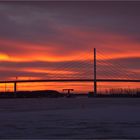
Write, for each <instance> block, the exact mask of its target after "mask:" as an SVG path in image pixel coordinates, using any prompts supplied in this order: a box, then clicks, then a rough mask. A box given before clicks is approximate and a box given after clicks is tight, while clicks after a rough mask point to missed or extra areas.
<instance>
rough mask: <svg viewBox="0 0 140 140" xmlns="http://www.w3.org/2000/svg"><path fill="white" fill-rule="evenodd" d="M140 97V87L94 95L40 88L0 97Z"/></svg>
mask: <svg viewBox="0 0 140 140" xmlns="http://www.w3.org/2000/svg"><path fill="white" fill-rule="evenodd" d="M77 96H88V97H140V89H128V88H126V89H123V88H118V89H109V90H105V91H102V92H98V93H97V95H96V96H94V92H89V93H85V94H76V93H75V94H74V93H72V94H67V93H65V94H64V93H60V92H58V91H56V90H38V91H19V92H16V93H14V92H0V98H45V97H47V98H58V97H77Z"/></svg>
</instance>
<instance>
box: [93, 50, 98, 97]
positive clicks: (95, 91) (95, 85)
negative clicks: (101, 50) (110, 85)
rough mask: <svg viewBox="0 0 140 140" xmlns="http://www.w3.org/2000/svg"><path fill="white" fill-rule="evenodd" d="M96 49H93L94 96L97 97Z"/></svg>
mask: <svg viewBox="0 0 140 140" xmlns="http://www.w3.org/2000/svg"><path fill="white" fill-rule="evenodd" d="M96 68H97V67H96V48H94V96H96V95H97V79H96V78H97V76H96V75H97V72H96Z"/></svg>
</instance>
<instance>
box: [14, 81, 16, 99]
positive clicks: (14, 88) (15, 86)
mask: <svg viewBox="0 0 140 140" xmlns="http://www.w3.org/2000/svg"><path fill="white" fill-rule="evenodd" d="M16 93H17V82H14V95H15V97H16Z"/></svg>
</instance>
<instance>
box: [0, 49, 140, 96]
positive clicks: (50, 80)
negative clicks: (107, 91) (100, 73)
mask: <svg viewBox="0 0 140 140" xmlns="http://www.w3.org/2000/svg"><path fill="white" fill-rule="evenodd" d="M93 65H94V66H93V76H92V77H93V78H69V79H63V78H56V79H55V78H52V79H34V80H18V79H16V80H4V81H0V83H2V84H3V83H11V84H13V85H14V93H16V92H17V84H18V83H42V82H45V83H46V82H83V83H84V82H93V83H94V84H93V93H94V95H95V96H96V94H97V93H98V87H97V83H98V82H109V83H113V82H130V83H138V82H140V79H131V78H130V77H129V76H128V77H127V78H121V79H120V78H97V66H98V65H97V54H96V49H95V48H94V61H93ZM120 67H121V66H120ZM110 69H111V68H110ZM112 71H113V70H112ZM135 76H136V77H137V75H135Z"/></svg>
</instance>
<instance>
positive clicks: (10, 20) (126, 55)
mask: <svg viewBox="0 0 140 140" xmlns="http://www.w3.org/2000/svg"><path fill="white" fill-rule="evenodd" d="M23 3H24V2H23ZM23 3H22V2H21V3H18V4H16V3H14V4H13V3H0V18H1V23H0V31H1V32H0V73H1V75H0V79H1V80H10V79H16V77H18V79H51V78H68V79H70V78H81V79H84V78H93V48H96V49H97V78H118V79H119V78H123V79H128V78H129V79H139V78H140V41H139V33H140V30H139V23H140V20H139V16H140V15H139V13H140V11H139V9H140V7H138V6H137V5H138V4H137V3H136V2H133V3H131V4H125V3H123V5H122V3H121V2H118V3H117V4H114V3H112V2H106V6H104V7H102V5H104V2H85V3H84V4H82V3H80V2H79V3H78V2H71V3H69V4H68V3H65V2H60V3H57V2H52V3H51V2H46V3H45V2H44V3H43V2H40V3H39V4H37V5H35V4H33V3H30V4H29V3H28V2H27V3H24V4H23ZM120 5H121V6H120ZM77 84H80V83H77ZM120 85H122V84H120ZM123 85H124V86H127V85H128V84H127V85H125V84H124V83H123ZM104 86H105V85H104ZM112 86H113V85H111V87H112ZM117 86H118V87H119V85H117ZM137 86H138V85H137ZM137 86H136V87H137ZM50 87H51V88H52V89H53V88H54V89H59V90H60V89H63V88H65V87H68V86H67V85H65V83H64V84H63V85H61V86H57V85H56V86H55V87H52V86H50ZM73 87H74V88H75V89H76V90H77V91H85V90H88V91H90V90H92V84H88V85H87V84H85V85H84V84H83V86H81V84H80V86H77V87H76V86H73ZM1 88H2V90H4V85H1ZM20 89H29V87H28V88H25V87H22V86H21V87H20ZM30 89H32V88H30ZM36 89H38V87H37V88H36ZM41 89H44V87H43V86H41ZM46 89H48V88H46ZM49 89H50V88H49Z"/></svg>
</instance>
